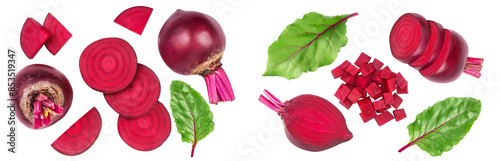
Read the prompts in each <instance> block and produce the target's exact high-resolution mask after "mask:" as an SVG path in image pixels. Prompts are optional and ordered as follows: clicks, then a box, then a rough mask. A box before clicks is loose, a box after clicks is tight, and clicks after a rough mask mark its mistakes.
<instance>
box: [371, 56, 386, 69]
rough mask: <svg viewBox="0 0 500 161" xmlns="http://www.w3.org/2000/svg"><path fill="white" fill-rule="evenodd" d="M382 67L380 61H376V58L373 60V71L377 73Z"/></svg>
mask: <svg viewBox="0 0 500 161" xmlns="http://www.w3.org/2000/svg"><path fill="white" fill-rule="evenodd" d="M383 66H384V63H382V62H381V61H380V60H378V59H377V58H375V59H374V60H373V67H375V71H379V70H380V69H382V67H383Z"/></svg>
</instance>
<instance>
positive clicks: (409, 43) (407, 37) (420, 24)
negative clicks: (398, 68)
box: [389, 13, 430, 63]
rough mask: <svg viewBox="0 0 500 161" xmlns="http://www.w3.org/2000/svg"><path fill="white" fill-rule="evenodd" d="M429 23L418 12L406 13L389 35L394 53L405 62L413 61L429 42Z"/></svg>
mask: <svg viewBox="0 0 500 161" xmlns="http://www.w3.org/2000/svg"><path fill="white" fill-rule="evenodd" d="M429 35H430V30H429V24H428V23H427V20H426V19H425V18H424V17H422V16H421V15H419V14H417V13H406V14H404V15H403V16H401V17H400V18H399V19H398V20H397V21H396V23H395V24H394V26H393V27H392V30H391V34H390V37H389V44H390V46H391V52H392V55H393V56H394V57H395V58H396V59H398V60H399V61H401V62H403V63H412V62H413V61H415V60H416V59H418V58H419V57H420V56H421V55H422V53H423V52H424V50H425V48H426V47H427V44H428V42H429Z"/></svg>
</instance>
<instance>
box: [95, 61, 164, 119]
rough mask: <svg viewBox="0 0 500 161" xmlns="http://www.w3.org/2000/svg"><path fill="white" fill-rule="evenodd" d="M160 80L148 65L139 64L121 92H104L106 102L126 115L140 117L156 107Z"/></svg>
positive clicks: (122, 114) (119, 112)
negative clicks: (132, 77)
mask: <svg viewBox="0 0 500 161" xmlns="http://www.w3.org/2000/svg"><path fill="white" fill-rule="evenodd" d="M160 89H161V88H160V80H159V79H158V77H157V76H156V74H155V73H154V72H153V71H152V70H151V69H149V68H148V67H147V66H145V65H142V64H138V65H137V72H136V74H135V78H134V80H133V81H132V83H130V85H129V86H127V88H125V89H124V90H122V91H120V92H116V93H112V94H104V98H105V99H106V102H108V104H109V106H111V108H113V110H115V111H116V112H117V113H118V114H120V115H121V116H124V117H131V118H135V117H139V116H142V115H144V114H146V113H147V112H148V111H149V110H151V108H153V107H154V105H155V104H156V102H157V101H158V98H159V97H160Z"/></svg>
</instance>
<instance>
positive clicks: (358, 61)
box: [354, 52, 372, 67]
mask: <svg viewBox="0 0 500 161" xmlns="http://www.w3.org/2000/svg"><path fill="white" fill-rule="evenodd" d="M370 59H372V57H370V56H368V55H366V54H365V53H363V52H362V53H361V54H360V55H359V57H358V59H356V62H354V64H355V65H357V66H358V67H362V66H364V65H365V64H368V62H370Z"/></svg>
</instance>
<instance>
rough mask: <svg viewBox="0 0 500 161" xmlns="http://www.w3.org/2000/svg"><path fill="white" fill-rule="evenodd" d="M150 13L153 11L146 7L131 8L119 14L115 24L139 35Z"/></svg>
mask: <svg viewBox="0 0 500 161" xmlns="http://www.w3.org/2000/svg"><path fill="white" fill-rule="evenodd" d="M152 12H153V9H152V8H149V7H146V6H135V7H131V8H128V9H126V10H125V11H123V12H122V13H120V15H118V17H116V19H115V23H117V24H119V25H121V26H123V27H125V28H127V29H129V30H130V31H133V32H135V33H137V34H139V35H141V34H142V31H144V28H145V27H146V24H147V23H148V20H149V16H151V13H152Z"/></svg>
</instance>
